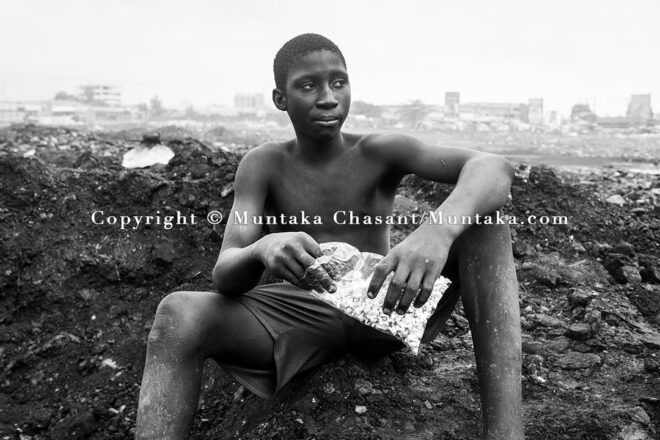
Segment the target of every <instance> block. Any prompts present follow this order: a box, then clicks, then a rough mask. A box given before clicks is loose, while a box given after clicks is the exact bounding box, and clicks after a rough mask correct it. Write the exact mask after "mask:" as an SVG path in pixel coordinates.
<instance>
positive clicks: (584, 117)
mask: <svg viewBox="0 0 660 440" xmlns="http://www.w3.org/2000/svg"><path fill="white" fill-rule="evenodd" d="M596 119H597V116H596V114H595V113H594V112H592V111H591V107H589V104H575V105H574V106H573V107H572V108H571V122H580V121H583V122H589V123H594V122H596Z"/></svg>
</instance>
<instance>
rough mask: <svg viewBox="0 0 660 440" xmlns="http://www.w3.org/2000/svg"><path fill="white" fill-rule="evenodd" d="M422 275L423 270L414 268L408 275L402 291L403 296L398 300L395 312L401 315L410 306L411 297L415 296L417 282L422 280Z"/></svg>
mask: <svg viewBox="0 0 660 440" xmlns="http://www.w3.org/2000/svg"><path fill="white" fill-rule="evenodd" d="M423 276H424V273H423V272H421V271H417V270H416V271H415V272H413V273H412V274H411V275H410V277H408V282H407V283H406V289H405V291H404V293H403V296H402V297H401V301H399V305H398V306H397V308H396V312H397V313H398V314H399V315H403V314H404V313H406V312H407V311H408V307H410V304H411V303H412V301H413V299H415V296H416V295H417V292H418V291H419V287H420V286H419V284H420V282H421V281H422V277H423Z"/></svg>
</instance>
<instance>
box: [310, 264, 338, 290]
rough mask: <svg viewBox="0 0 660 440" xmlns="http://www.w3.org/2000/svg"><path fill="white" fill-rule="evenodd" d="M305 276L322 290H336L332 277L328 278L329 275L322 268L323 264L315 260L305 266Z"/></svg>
mask: <svg viewBox="0 0 660 440" xmlns="http://www.w3.org/2000/svg"><path fill="white" fill-rule="evenodd" d="M306 277H309V279H310V281H311V282H312V283H313V285H314V286H316V287H319V288H321V289H322V290H326V291H328V292H330V293H334V292H336V291H337V286H336V285H335V283H334V281H332V278H330V275H328V272H326V271H325V269H323V266H321V264H320V263H319V262H317V261H316V260H315V261H314V263H313V264H312V265H311V266H309V267H308V268H307V276H306Z"/></svg>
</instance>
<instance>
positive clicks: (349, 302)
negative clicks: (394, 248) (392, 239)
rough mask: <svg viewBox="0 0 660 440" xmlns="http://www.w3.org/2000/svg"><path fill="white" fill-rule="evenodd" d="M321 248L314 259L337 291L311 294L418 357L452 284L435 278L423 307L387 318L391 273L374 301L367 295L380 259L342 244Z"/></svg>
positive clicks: (394, 313)
mask: <svg viewBox="0 0 660 440" xmlns="http://www.w3.org/2000/svg"><path fill="white" fill-rule="evenodd" d="M320 246H321V250H322V251H323V256H322V257H319V258H317V261H318V262H319V263H320V264H321V266H323V268H324V269H325V270H326V272H328V274H329V275H330V276H331V277H332V278H333V279H334V280H335V283H336V284H337V291H336V292H335V293H327V292H320V293H319V292H315V291H312V294H313V295H315V296H316V297H317V298H319V299H321V300H323V301H325V302H327V303H329V304H331V305H332V306H334V307H336V308H338V309H339V310H341V311H342V312H344V313H346V314H347V315H349V316H351V317H353V318H355V319H357V320H359V321H360V322H362V323H363V324H366V325H368V326H371V327H374V328H376V329H378V330H381V331H384V332H387V333H390V334H391V335H393V336H394V337H396V338H397V339H399V340H401V341H403V342H404V343H405V344H406V345H407V346H408V347H410V349H411V350H412V352H413V353H415V354H418V353H419V345H420V343H421V340H422V336H423V334H424V329H425V328H426V323H427V321H428V320H429V318H430V317H431V315H432V314H433V312H434V311H435V308H436V306H437V304H438V301H440V298H442V295H443V294H444V292H445V291H446V290H447V288H448V287H449V284H450V283H451V281H449V280H448V279H447V278H444V277H440V278H438V280H437V281H436V282H435V285H434V286H433V291H432V293H431V296H430V297H429V299H428V301H426V303H424V305H422V307H419V308H417V307H414V306H413V305H412V304H411V305H410V307H409V308H408V311H407V312H406V313H405V314H404V315H399V314H398V313H396V312H392V314H391V315H386V314H385V313H383V302H384V301H385V296H386V294H387V289H388V287H389V285H390V280H391V279H392V276H393V274H392V273H390V274H389V276H388V277H387V278H386V279H385V282H384V283H383V286H382V287H381V290H380V292H379V293H378V295H377V296H376V298H374V299H371V298H369V297H368V296H367V289H368V287H369V283H370V282H371V276H372V275H373V272H374V270H375V267H376V265H377V264H378V263H379V262H380V261H381V260H382V259H383V256H382V255H378V254H374V253H371V252H360V251H359V250H358V249H357V248H356V247H354V246H351V245H350V244H348V243H342V242H329V243H322V244H321V245H320ZM310 281H312V280H310ZM312 284H313V281H312ZM394 310H396V307H395V308H394Z"/></svg>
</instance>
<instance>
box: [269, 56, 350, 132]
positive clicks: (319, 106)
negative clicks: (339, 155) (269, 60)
mask: <svg viewBox="0 0 660 440" xmlns="http://www.w3.org/2000/svg"><path fill="white" fill-rule="evenodd" d="M276 94H277V90H276ZM281 98H284V100H285V101H284V102H285V108H283V107H281V106H279V105H278V108H281V109H286V111H287V112H288V114H289V118H290V119H291V123H292V124H293V127H294V129H295V130H296V133H297V134H298V135H303V136H305V137H307V138H309V139H312V140H316V141H321V142H323V141H328V140H330V139H332V138H334V137H335V136H336V135H337V134H339V132H340V130H341V126H342V125H343V123H344V120H345V119H346V116H348V110H349V108H350V106H351V88H350V85H349V83H348V73H347V72H346V67H345V66H344V63H343V62H342V61H341V58H339V56H337V55H336V54H335V53H333V52H330V51H328V50H320V51H315V52H310V53H308V54H306V55H304V56H302V57H300V58H299V59H298V60H297V61H296V63H295V64H294V66H293V67H292V68H291V70H290V71H289V74H288V75H287V81H286V90H284V93H283V94H282V95H281ZM276 99H277V98H276ZM276 105H277V100H276Z"/></svg>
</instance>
